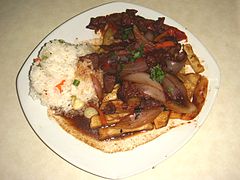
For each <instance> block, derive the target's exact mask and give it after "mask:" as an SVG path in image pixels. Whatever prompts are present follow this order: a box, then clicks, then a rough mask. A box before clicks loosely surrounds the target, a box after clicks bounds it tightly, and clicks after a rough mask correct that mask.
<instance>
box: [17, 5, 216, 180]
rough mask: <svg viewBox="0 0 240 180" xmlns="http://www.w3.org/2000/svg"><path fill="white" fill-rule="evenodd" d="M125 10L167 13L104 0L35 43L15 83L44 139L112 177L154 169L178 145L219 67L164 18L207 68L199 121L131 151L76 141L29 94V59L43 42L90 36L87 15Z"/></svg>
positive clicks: (211, 94)
mask: <svg viewBox="0 0 240 180" xmlns="http://www.w3.org/2000/svg"><path fill="white" fill-rule="evenodd" d="M127 8H129V9H130V8H133V9H136V10H138V14H139V15H141V16H143V17H146V18H152V19H157V18H158V17H163V16H164V17H166V16H165V15H163V14H161V13H159V12H155V11H153V10H150V9H147V8H145V7H141V6H138V5H134V4H129V3H122V2H113V3H109V4H104V5H102V6H99V7H96V8H93V9H90V10H88V11H85V12H83V13H81V14H79V15H77V16H75V17H73V18H71V19H69V20H68V21H66V22H64V23H63V24H61V25H60V26H59V27H57V28H56V29H54V30H53V31H52V32H51V33H50V34H48V35H47V36H46V37H45V38H44V39H43V40H42V41H41V42H40V43H39V44H38V46H37V47H36V48H35V49H34V50H33V51H32V53H31V54H30V55H29V57H28V58H27V59H26V61H25V63H24V64H23V66H22V67H21V69H20V71H19V74H18V76H17V81H16V85H17V93H18V97H19V101H20V104H21V107H22V110H23V112H24V114H25V116H26V119H27V120H28V122H29V124H30V126H31V127H32V129H33V130H34V132H35V133H36V134H37V136H38V137H39V138H40V139H41V140H42V142H44V143H45V144H46V145H47V146H48V147H49V148H50V149H51V150H52V151H54V152H55V153H56V154H58V155H59V156H60V157H61V158H63V159H64V160H66V161H67V162H69V163H71V164H72V165H74V166H76V167H78V168H80V169H82V170H85V171H87V172H90V173H92V174H95V175H98V176H102V177H106V178H112V179H116V178H124V177H128V176H130V175H134V174H136V173H139V172H142V171H144V170H147V169H149V168H152V167H154V166H156V165H157V164H158V163H160V162H162V161H163V160H165V159H167V158H168V157H169V156H170V155H172V154H173V153H174V152H176V151H177V150H178V149H179V148H181V147H182V146H183V145H184V144H185V143H186V142H187V141H188V140H189V139H190V138H191V137H192V136H193V135H194V133H195V132H196V131H197V130H198V129H199V127H200V126H201V124H202V123H203V121H204V120H205V119H206V117H207V115H208V113H209V111H210V109H211V107H212V105H213V102H214V99H215V97H216V94H217V91H218V89H219V81H220V73H219V69H218V67H217V65H216V63H215V61H214V59H213V58H212V56H211V55H210V54H209V52H208V51H207V50H206V48H205V47H204V46H203V45H202V44H201V43H200V42H199V40H198V39H197V38H196V37H194V35H193V34H191V33H190V32H189V31H188V30H186V29H185V28H184V27H183V26H181V25H180V24H178V23H177V22H175V21H174V20H172V19H171V18H169V17H166V20H165V23H166V24H170V25H173V26H175V27H177V28H179V29H180V30H183V31H184V32H185V33H186V34H187V36H188V40H189V42H190V43H191V44H192V46H193V49H194V51H195V52H196V54H197V55H198V56H199V57H200V59H202V60H204V62H205V63H204V65H205V67H206V71H205V72H204V74H205V75H206V76H207V77H208V79H209V91H208V95H207V99H206V102H205V105H204V107H203V109H202V111H201V113H200V114H199V116H198V117H197V119H196V120H197V123H191V124H189V125H185V126H182V127H178V128H175V129H173V130H170V131H169V132H167V133H166V134H164V135H162V136H160V137H159V138H157V139H155V140H153V141H151V142H149V143H147V144H145V145H142V146H139V147H137V148H135V149H134V150H131V151H127V152H120V153H114V154H107V153H103V152H101V151H99V150H97V149H94V148H92V147H90V146H88V145H86V144H85V143H83V142H81V141H79V140H77V139H75V138H74V137H73V136H71V135H69V134H68V133H66V132H65V131H64V130H63V129H62V128H61V127H59V125H58V124H57V123H56V122H54V121H51V120H49V119H48V117H47V109H46V108H45V107H43V106H41V105H40V103H39V102H38V101H33V100H32V98H31V97H30V96H29V95H28V92H29V79H28V73H29V69H30V66H31V64H32V61H33V58H35V57H36V56H37V54H38V52H39V50H40V48H41V47H42V46H43V44H44V43H46V42H48V41H49V40H52V39H64V40H65V41H68V42H74V40H75V38H79V39H80V40H86V39H91V38H93V37H94V34H93V31H92V30H89V29H86V28H85V27H86V25H87V24H88V23H89V21H90V18H91V17H96V16H100V15H106V14H110V13H114V12H122V11H125V10H126V9H127Z"/></svg>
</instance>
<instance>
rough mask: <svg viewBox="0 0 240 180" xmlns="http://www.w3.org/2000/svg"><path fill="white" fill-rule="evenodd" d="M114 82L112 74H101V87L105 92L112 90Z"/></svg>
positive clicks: (114, 78)
mask: <svg viewBox="0 0 240 180" xmlns="http://www.w3.org/2000/svg"><path fill="white" fill-rule="evenodd" d="M115 82H116V77H115V76H114V75H109V74H104V75H103V87H104V92H105V93H110V92H112V90H113V88H114V85H115Z"/></svg>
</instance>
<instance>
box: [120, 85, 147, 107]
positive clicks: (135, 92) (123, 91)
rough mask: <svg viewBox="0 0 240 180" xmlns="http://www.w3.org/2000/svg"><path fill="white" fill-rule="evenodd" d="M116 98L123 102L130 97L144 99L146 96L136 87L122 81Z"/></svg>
mask: <svg viewBox="0 0 240 180" xmlns="http://www.w3.org/2000/svg"><path fill="white" fill-rule="evenodd" d="M117 96H118V98H119V99H121V100H122V101H124V102H127V100H128V99H130V98H132V97H144V96H147V95H146V94H144V93H143V91H141V90H140V89H139V88H137V86H136V85H135V84H134V83H132V82H129V81H123V83H122V85H121V86H120V88H119V89H118V92H117Z"/></svg>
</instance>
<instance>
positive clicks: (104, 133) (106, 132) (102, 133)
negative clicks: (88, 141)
mask: <svg viewBox="0 0 240 180" xmlns="http://www.w3.org/2000/svg"><path fill="white" fill-rule="evenodd" d="M153 128H154V126H153V124H152V123H148V124H145V125H143V126H140V127H137V128H129V129H125V128H124V129H121V128H116V127H107V128H100V129H99V139H100V140H105V139H108V138H111V137H117V136H120V135H121V134H124V133H131V132H137V131H143V130H152V129H153Z"/></svg>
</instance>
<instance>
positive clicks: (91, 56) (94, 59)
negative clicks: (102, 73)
mask: <svg viewBox="0 0 240 180" xmlns="http://www.w3.org/2000/svg"><path fill="white" fill-rule="evenodd" d="M86 59H88V60H90V61H91V62H92V65H93V69H95V70H97V69H98V68H99V56H98V54H97V53H92V54H88V55H86V56H81V57H79V61H85V60H86Z"/></svg>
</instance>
